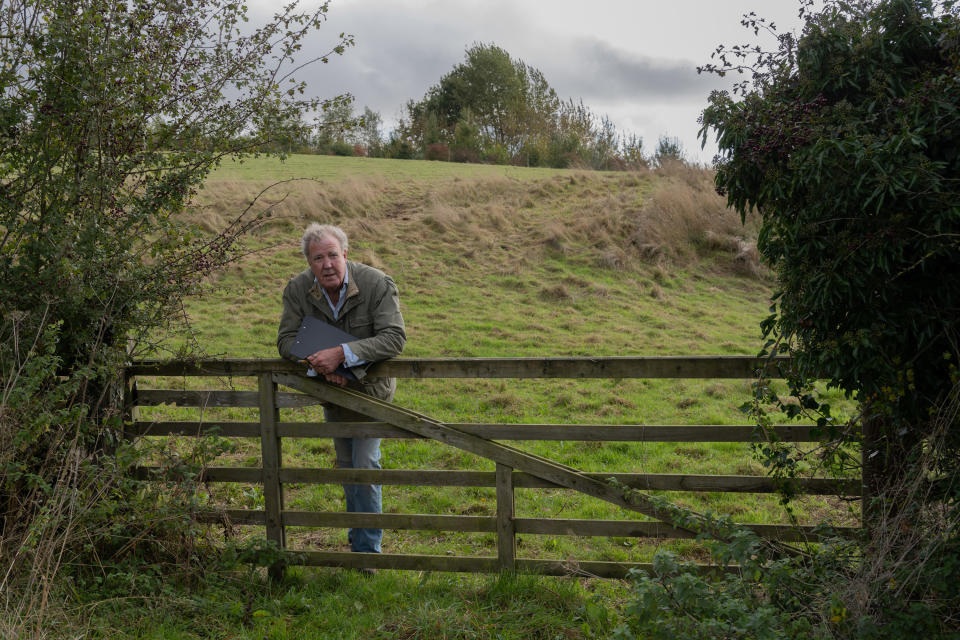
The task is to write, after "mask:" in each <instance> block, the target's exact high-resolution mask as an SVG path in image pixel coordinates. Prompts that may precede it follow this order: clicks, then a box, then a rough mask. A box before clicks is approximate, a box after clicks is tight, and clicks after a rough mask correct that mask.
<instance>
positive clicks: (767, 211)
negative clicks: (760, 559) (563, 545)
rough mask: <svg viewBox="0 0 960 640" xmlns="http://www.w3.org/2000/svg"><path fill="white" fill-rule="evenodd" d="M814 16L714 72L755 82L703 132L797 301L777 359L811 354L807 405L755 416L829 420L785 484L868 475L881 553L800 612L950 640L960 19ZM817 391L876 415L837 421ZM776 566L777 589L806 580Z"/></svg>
mask: <svg viewBox="0 0 960 640" xmlns="http://www.w3.org/2000/svg"><path fill="white" fill-rule="evenodd" d="M802 5H803V9H802V11H801V13H802V14H804V15H805V26H804V29H803V32H802V35H801V37H799V38H797V37H795V36H794V35H792V34H789V33H786V34H779V35H778V40H777V42H778V46H777V49H776V50H775V51H772V52H766V51H763V50H762V49H761V48H760V47H752V46H743V47H733V48H729V49H728V48H724V47H720V48H718V49H717V52H716V54H715V55H717V56H718V58H719V63H717V64H711V65H707V66H706V67H704V68H703V70H706V71H713V72H717V73H720V74H722V75H725V74H728V73H731V72H734V71H749V72H752V73H751V77H750V78H751V79H750V80H749V81H747V82H742V83H739V84H738V85H737V88H736V90H735V91H734V94H733V95H730V94H728V93H726V92H714V93H713V94H711V96H710V100H709V106H708V107H707V109H706V110H705V111H704V113H703V130H702V131H701V135H702V136H703V138H704V140H706V136H707V135H708V133H709V132H710V131H711V130H713V131H715V132H716V135H717V142H718V146H719V149H720V154H719V155H718V156H717V158H716V159H715V165H716V171H717V173H716V184H717V188H718V191H720V192H721V193H725V194H726V195H727V198H728V203H729V204H730V205H731V206H733V207H735V208H736V209H737V210H738V211H739V212H740V213H741V215H742V216H745V215H746V213H747V212H748V211H750V210H751V209H756V210H757V211H759V213H760V215H761V218H762V226H761V229H760V232H759V241H758V249H759V251H760V253H761V255H762V257H763V258H764V260H765V261H766V263H767V264H769V265H770V266H771V267H772V268H773V269H774V271H775V273H776V277H777V285H778V287H777V288H778V290H777V292H776V294H775V295H774V299H773V301H774V306H773V308H772V310H771V311H772V314H771V315H770V316H769V317H768V318H767V319H766V320H765V321H764V322H763V325H762V326H763V330H764V332H765V334H766V336H767V337H768V338H769V340H768V341H767V345H766V352H767V353H770V354H780V353H789V354H790V355H792V356H793V364H792V368H791V371H790V372H788V373H789V378H788V379H789V383H790V395H792V396H793V399H792V400H791V401H784V400H783V399H782V398H781V397H780V396H778V395H777V394H776V393H774V391H772V390H771V389H770V387H769V386H768V385H766V384H765V383H764V382H763V381H761V383H760V384H759V385H758V386H757V391H758V393H757V398H756V401H755V403H754V405H753V411H754V413H755V414H756V415H757V417H758V418H759V419H760V424H761V426H763V425H764V424H768V423H769V417H768V416H767V415H766V411H767V409H766V407H767V406H769V405H774V406H775V407H778V408H779V409H780V410H781V411H783V412H785V413H786V415H787V416H788V417H790V418H796V417H804V416H805V417H807V418H811V419H813V420H815V421H816V423H817V427H818V432H819V434H820V436H821V439H822V440H823V443H822V446H821V447H819V448H818V449H817V450H816V451H815V452H810V451H803V450H791V449H788V448H787V447H786V446H785V445H783V444H782V443H776V442H772V443H770V442H768V443H764V444H763V445H762V446H761V447H760V452H761V455H762V458H763V460H764V461H765V463H767V464H768V465H769V466H770V468H771V469H772V471H773V472H774V473H775V474H776V475H778V476H781V477H784V478H786V479H789V477H791V476H792V475H793V474H794V473H796V471H797V469H798V467H799V466H800V462H801V461H802V460H803V459H807V460H809V461H811V462H816V461H817V458H815V457H814V456H820V458H819V462H820V463H821V464H827V465H830V466H831V467H833V468H834V469H836V468H837V467H839V468H841V469H844V470H852V469H857V470H862V471H863V473H864V480H865V487H864V489H865V492H866V495H865V496H864V498H863V500H864V519H865V524H866V525H867V527H868V531H869V538H868V539H867V540H866V541H865V543H864V544H863V545H862V546H860V547H854V548H851V547H850V546H849V543H845V544H846V545H847V546H843V547H842V548H843V553H841V554H837V555H835V556H832V558H831V559H832V560H833V562H832V563H829V564H826V563H824V564H822V565H821V566H820V567H819V568H817V569H816V570H814V568H812V567H814V566H815V565H816V563H817V562H822V559H821V560H816V559H815V560H814V561H813V562H811V563H810V564H805V563H804V562H803V561H798V562H794V563H791V565H790V566H791V568H792V570H793V571H796V572H797V576H798V578H797V580H798V581H799V582H798V584H799V583H804V584H806V585H807V586H804V587H801V588H800V591H799V592H795V593H794V594H793V597H794V598H795V599H794V600H793V602H792V603H791V604H789V606H790V607H795V608H797V609H798V610H800V611H802V615H809V614H810V613H811V612H810V609H811V608H814V607H816V606H822V605H823V603H824V602H825V599H827V598H829V601H828V606H827V607H823V608H822V609H821V611H820V613H822V612H823V611H824V610H826V609H827V608H829V607H833V608H834V609H833V610H835V611H840V610H842V612H843V614H844V615H843V616H840V615H839V614H836V615H835V614H829V615H824V616H823V617H822V620H831V621H832V623H836V622H837V621H840V620H843V619H845V616H846V612H847V610H848V609H849V610H850V611H851V613H854V612H855V615H852V616H851V619H852V620H857V625H856V626H853V625H852V624H851V625H849V626H845V627H837V629H838V633H840V632H841V631H842V632H843V637H854V636H855V637H903V635H905V634H906V633H922V634H923V635H925V636H926V637H932V636H933V635H936V634H941V633H944V632H945V631H947V630H949V629H954V630H955V629H956V624H957V611H958V610H960V589H958V585H957V581H956V579H955V575H956V570H957V567H960V509H958V504H960V411H958V406H957V402H958V398H960V375H958V370H957V365H956V363H957V360H958V358H960V280H958V279H957V278H956V277H955V274H957V273H960V187H958V185H960V181H958V177H960V152H958V148H960V73H958V72H960V18H958V15H957V9H956V5H955V3H954V2H952V1H949V2H937V3H935V2H930V1H925V0H875V1H864V2H845V1H841V0H830V1H828V2H826V5H825V8H824V9H823V10H822V11H820V12H818V13H809V12H807V11H806V8H807V7H808V6H809V5H810V3H808V2H804V3H802ZM744 24H745V25H746V26H748V27H750V28H752V29H753V30H754V33H759V32H760V31H761V30H770V31H771V32H773V29H772V27H771V26H770V25H768V24H767V23H766V22H764V21H763V20H762V19H759V18H757V17H756V16H754V15H749V16H746V17H745V19H744ZM774 33H775V32H774ZM818 378H826V379H827V381H828V382H827V384H828V386H829V387H834V388H837V389H840V390H842V391H843V392H844V393H845V394H846V395H847V397H848V398H851V399H856V400H857V401H858V403H859V413H858V414H857V415H855V416H854V417H853V418H851V419H849V420H847V421H846V422H843V423H841V422H840V421H838V420H837V419H836V418H835V417H834V416H833V415H832V412H831V409H830V407H829V405H828V404H826V403H824V402H823V401H822V396H821V395H820V394H819V393H818V391H817V388H816V387H815V386H814V384H813V382H814V381H815V380H816V379H818ZM851 445H854V446H858V447H860V448H861V455H862V460H863V463H862V464H863V466H862V468H861V466H860V459H858V458H857V457H855V456H854V455H853V451H855V449H853V448H852V446H851ZM785 487H789V483H787V484H786V485H785ZM785 497H786V498H789V497H790V495H789V493H787V494H786V495H785ZM769 566H770V567H771V569H772V573H771V574H770V575H769V576H767V577H766V578H765V582H766V583H767V585H768V586H769V585H776V584H778V581H779V582H782V578H783V577H784V576H787V575H788V574H785V573H783V572H782V571H781V573H780V574H779V577H778V576H776V575H775V572H776V567H775V565H769ZM782 566H783V565H781V568H782ZM757 575H760V574H759V573H758V574H757ZM881 575H882V576H884V577H883V579H882V580H879V579H878V578H877V576H881ZM771 577H772V579H770V580H767V578H771ZM791 579H792V578H791ZM765 588H766V587H765ZM792 589H794V587H791V588H790V589H788V590H792ZM755 593H756V591H755ZM797 593H799V594H800V597H797ZM767 596H768V598H769V600H770V601H771V602H777V598H776V592H775V591H770V592H768V593H767ZM782 602H783V601H781V604H779V605H777V606H784V605H783V604H782ZM792 617H793V616H792V614H791V618H792ZM814 617H815V616H814Z"/></svg>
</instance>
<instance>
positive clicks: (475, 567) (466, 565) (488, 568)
mask: <svg viewBox="0 0 960 640" xmlns="http://www.w3.org/2000/svg"><path fill="white" fill-rule="evenodd" d="M291 553H292V554H293V556H292V557H291V564H298V565H303V566H309V567H348V568H354V569H359V568H361V567H369V568H371V569H399V570H407V571H455V572H461V573H496V572H498V571H500V568H499V566H497V559H496V558H490V557H482V556H481V557H463V556H434V555H419V554H417V555H414V554H409V555H407V554H392V553H350V552H348V551H304V550H299V549H297V550H292V551H291ZM631 569H636V570H637V571H647V572H652V571H653V565H652V564H650V563H643V562H605V561H592V560H591V561H579V562H578V561H570V560H539V559H530V558H519V559H517V570H518V571H522V572H524V573H536V574H540V575H547V576H581V577H596V578H625V577H626V576H627V574H628V573H629V571H630V570H631ZM696 569H697V572H698V573H700V574H709V573H716V572H735V571H737V567H720V566H717V565H698V566H697V567H696Z"/></svg>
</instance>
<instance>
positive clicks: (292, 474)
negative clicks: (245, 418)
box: [280, 467, 495, 487]
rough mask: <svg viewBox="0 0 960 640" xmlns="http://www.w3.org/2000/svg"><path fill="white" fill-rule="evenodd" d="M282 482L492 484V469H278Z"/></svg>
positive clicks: (433, 484) (415, 484)
mask: <svg viewBox="0 0 960 640" xmlns="http://www.w3.org/2000/svg"><path fill="white" fill-rule="evenodd" d="M280 479H281V481H282V482H283V483H284V484H389V485H409V486H419V487H492V486H494V483H495V480H494V474H493V472H492V471H446V470H444V471H432V470H431V471H425V472H424V471H420V470H417V469H293V468H289V467H287V468H285V469H281V470H280Z"/></svg>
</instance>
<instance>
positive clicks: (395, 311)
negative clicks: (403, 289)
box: [347, 276, 407, 377]
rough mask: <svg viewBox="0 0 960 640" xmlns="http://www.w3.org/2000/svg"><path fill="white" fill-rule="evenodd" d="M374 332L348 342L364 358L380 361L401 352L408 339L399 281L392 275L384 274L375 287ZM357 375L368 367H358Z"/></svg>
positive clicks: (370, 360)
mask: <svg viewBox="0 0 960 640" xmlns="http://www.w3.org/2000/svg"><path fill="white" fill-rule="evenodd" d="M372 306H373V308H372V316H373V334H374V335H373V336H372V337H370V338H364V339H362V340H356V341H354V342H348V343H347V346H348V347H349V348H350V350H351V351H353V353H354V355H356V356H357V357H358V358H360V359H361V360H366V361H368V362H378V361H380V360H386V359H388V358H393V357H394V356H398V355H400V353H401V352H402V351H403V346H404V345H405V344H406V342H407V334H406V331H405V329H404V324H403V315H401V313H400V296H399V293H398V292H397V285H396V284H395V283H394V282H393V279H392V278H391V277H390V276H384V278H383V280H382V281H381V282H380V286H379V287H378V288H377V291H376V298H375V302H374V304H373V305H372ZM353 371H354V373H357V374H358V376H357V377H363V376H362V375H361V372H362V373H363V374H365V373H366V371H365V367H363V366H360V367H355V368H354V369H353Z"/></svg>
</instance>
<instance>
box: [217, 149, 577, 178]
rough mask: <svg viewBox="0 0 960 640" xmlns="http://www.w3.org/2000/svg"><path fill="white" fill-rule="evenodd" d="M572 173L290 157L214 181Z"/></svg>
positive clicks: (235, 167)
mask: <svg viewBox="0 0 960 640" xmlns="http://www.w3.org/2000/svg"><path fill="white" fill-rule="evenodd" d="M563 173H570V171H569V170H565V169H545V168H540V167H535V168H527V167H511V166H500V165H478V164H461V163H456V162H431V161H427V160H385V159H383V158H352V157H339V156H314V155H296V154H295V155H290V156H287V158H286V159H284V160H280V159H278V158H276V157H260V158H248V159H245V160H243V161H242V162H238V161H236V160H232V159H227V160H225V161H224V162H223V164H222V165H221V166H220V167H219V168H218V169H217V171H216V172H215V173H214V174H213V176H212V177H211V179H212V180H250V181H258V182H259V181H272V180H286V179H288V178H313V179H317V180H329V181H341V180H346V179H354V178H361V179H368V178H371V177H380V178H386V179H388V180H417V181H423V182H434V181H437V180H448V179H453V178H476V177H498V176H500V177H503V176H505V177H509V178H512V179H516V180H537V179H542V178H545V177H549V176H553V175H557V174H563Z"/></svg>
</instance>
